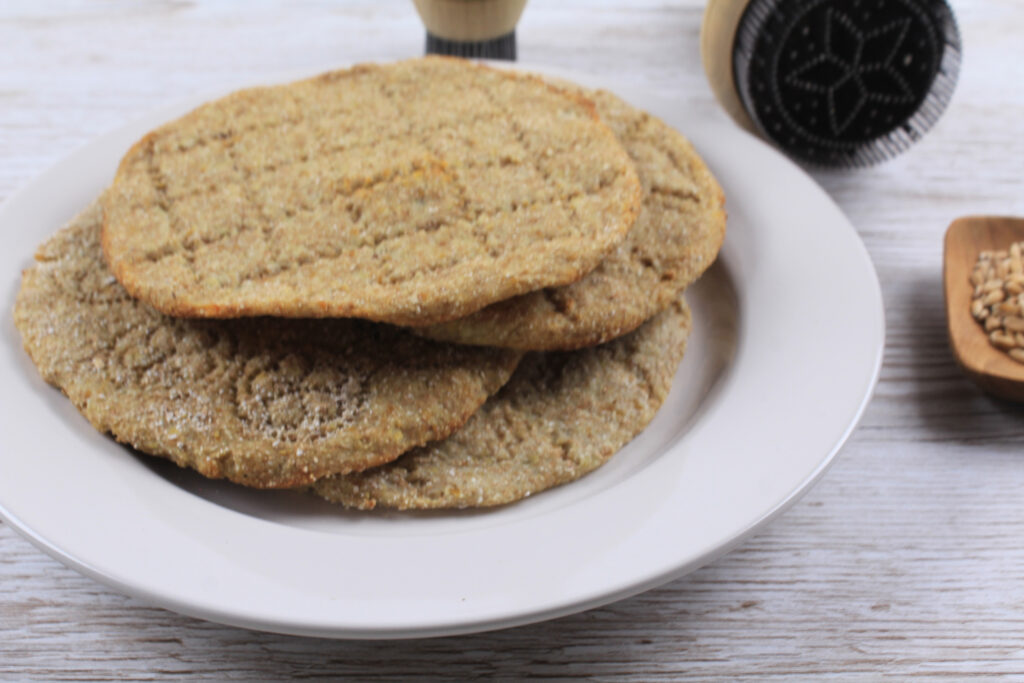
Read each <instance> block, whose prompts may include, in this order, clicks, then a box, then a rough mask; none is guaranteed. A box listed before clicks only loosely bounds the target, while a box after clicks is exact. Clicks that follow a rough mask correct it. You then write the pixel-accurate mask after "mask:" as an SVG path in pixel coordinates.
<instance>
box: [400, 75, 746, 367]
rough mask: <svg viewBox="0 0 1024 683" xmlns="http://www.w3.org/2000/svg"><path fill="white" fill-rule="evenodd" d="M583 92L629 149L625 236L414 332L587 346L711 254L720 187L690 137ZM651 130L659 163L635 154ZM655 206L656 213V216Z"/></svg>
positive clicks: (633, 321) (676, 288)
mask: <svg viewBox="0 0 1024 683" xmlns="http://www.w3.org/2000/svg"><path fill="white" fill-rule="evenodd" d="M591 96H592V97H593V98H594V99H595V100H596V101H597V102H598V111H599V112H601V113H602V114H603V115H604V116H605V118H606V122H607V123H609V125H610V126H611V127H612V129H613V131H615V132H616V134H618V135H619V138H620V141H621V142H622V143H623V145H624V146H625V147H626V150H627V152H630V154H631V156H633V157H634V161H635V162H636V163H637V166H638V171H639V175H640V180H641V183H642V185H643V187H644V192H643V194H644V197H643V205H642V206H641V207H640V209H639V218H638V219H637V221H636V222H635V223H634V226H633V228H632V230H631V231H630V233H629V234H628V235H627V236H626V239H625V240H624V241H623V242H622V244H620V245H619V246H618V247H617V248H616V249H614V250H613V251H612V252H610V253H609V254H608V255H607V256H606V257H605V259H604V260H603V261H602V262H601V263H600V264H599V265H598V266H597V267H596V268H595V269H594V270H593V271H592V272H590V273H589V274H587V275H586V276H584V277H583V278H582V279H581V280H579V281H577V282H575V283H571V284H569V285H565V286H562V287H558V288H555V287H548V288H544V289H543V290H540V291H535V292H529V293H527V294H523V295H521V296H519V297H515V298H511V299H508V300H505V301H499V302H497V303H494V304H491V305H490V306H488V307H486V308H484V309H482V310H480V311H477V312H476V313H474V314H472V315H470V316H467V317H465V318H462V319H459V320H453V321H449V322H446V323H441V324H437V325H432V326H426V327H418V328H416V329H415V330H414V331H415V332H416V333H417V334H420V335H422V336H425V337H429V338H432V339H439V340H444V341H450V342H456V343H461V344H477V345H484V346H501V347H506V348H514V349H519V350H571V349H577V348H583V347H586V346H592V345H595V344H600V343H603V342H606V341H608V340H611V339H614V338H616V337H618V336H620V335H623V334H626V333H628V332H630V331H631V330H634V329H636V328H637V327H638V326H639V325H640V324H642V323H643V321H644V320H647V319H648V318H650V317H651V316H652V315H655V314H656V313H657V312H658V311H660V310H662V309H663V308H664V307H665V306H667V305H668V304H669V303H670V302H671V301H673V300H674V299H675V298H676V297H677V296H678V294H679V293H680V292H681V291H683V290H684V289H685V288H686V287H688V286H689V285H690V284H692V282H694V281H695V280H696V279H697V278H699V277H700V275H701V274H702V273H703V272H704V271H705V270H706V269H707V268H708V267H709V266H710V265H711V263H713V262H714V259H715V257H716V256H717V254H718V251H719V249H720V248H721V245H722V242H723V240H724V237H725V223H726V213H725V195H724V193H723V192H722V188H721V186H720V185H719V184H718V182H717V181H716V180H715V178H714V177H713V175H712V174H711V172H710V170H709V169H708V168H707V166H706V165H705V164H704V162H703V161H702V160H701V159H700V157H699V156H698V154H697V153H696V151H695V150H694V149H693V146H692V145H691V144H690V143H689V141H687V140H686V139H685V138H684V137H683V136H682V135H681V134H679V133H678V132H677V131H675V130H674V129H672V128H671V127H670V126H668V125H667V124H665V123H664V122H663V121H661V120H660V119H657V118H656V117H654V116H651V115H649V114H647V113H645V112H641V111H639V110H636V109H634V108H632V107H630V106H629V105H628V104H626V103H625V102H623V101H622V100H620V99H619V98H617V97H615V96H614V95H612V94H611V93H608V92H604V91H598V92H595V93H591ZM655 140H657V144H658V145H659V146H660V147H661V151H663V152H664V153H665V156H664V162H663V166H664V168H659V165H658V163H651V160H650V159H647V158H643V156H642V155H646V154H647V153H648V150H649V148H650V146H651V144H652V141H655ZM672 167H676V168H674V169H673V168H672ZM673 170H675V171H679V172H681V173H683V174H684V175H685V179H686V180H688V181H691V182H692V185H693V188H692V190H691V192H692V196H689V197H686V196H684V195H685V193H684V192H682V191H681V190H680V188H678V187H676V188H671V187H669V188H667V187H664V186H663V184H664V183H665V179H664V178H662V176H663V175H668V176H670V174H669V173H668V171H673ZM659 183H660V184H659ZM672 192H676V193H678V194H679V195H680V197H673V196H672V195H671V193H672ZM677 199H678V200H679V201H678V202H677V201H676V200H677ZM671 202H676V204H675V209H676V212H675V214H674V215H673V214H672V213H671V212H670V211H666V210H665V207H666V203H671ZM668 206H669V207H670V208H671V207H672V204H668ZM656 215H657V216H659V217H663V218H664V220H663V221H661V222H658V221H657V220H656V219H655V218H654V217H655V216H656Z"/></svg>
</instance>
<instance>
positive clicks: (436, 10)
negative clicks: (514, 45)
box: [413, 0, 526, 42]
mask: <svg viewBox="0 0 1024 683" xmlns="http://www.w3.org/2000/svg"><path fill="white" fill-rule="evenodd" d="M413 4H415V5H416V11H417V12H419V14H420V18H421V19H422V20H423V24H424V25H425V26H426V27H427V30H428V31H430V33H432V34H434V35H435V36H437V37H438V38H444V39H445V40H457V41H463V42H476V41H484V40H491V39H492V38H497V37H499V36H503V35H505V34H507V33H511V32H512V31H513V30H514V29H515V27H516V22H518V21H519V17H520V15H522V13H523V8H524V7H526V0H413Z"/></svg>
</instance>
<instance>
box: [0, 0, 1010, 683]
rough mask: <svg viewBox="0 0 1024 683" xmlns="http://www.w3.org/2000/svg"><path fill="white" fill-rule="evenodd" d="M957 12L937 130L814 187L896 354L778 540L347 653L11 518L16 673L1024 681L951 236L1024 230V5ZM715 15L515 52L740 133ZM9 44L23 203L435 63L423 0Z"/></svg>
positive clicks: (135, 23)
mask: <svg viewBox="0 0 1024 683" xmlns="http://www.w3.org/2000/svg"><path fill="white" fill-rule="evenodd" d="M955 4H956V10H957V13H958V19H959V21H960V26H961V30H962V32H963V35H964V45H965V59H964V63H963V66H962V70H961V74H960V84H959V86H958V89H957V92H956V94H955V96H954V98H953V102H952V104H951V106H950V109H949V110H948V111H947V113H946V114H945V115H944V117H943V118H942V119H941V120H940V122H939V123H938V125H936V126H935V128H933V129H932V130H931V131H930V132H929V133H928V134H927V135H926V136H925V138H924V139H923V140H922V141H921V142H920V143H919V144H918V145H916V146H915V147H914V148H912V149H911V150H910V151H909V152H908V153H906V154H904V155H903V156H901V157H899V158H897V159H895V160H893V161H892V162H889V163H887V164H885V165H883V166H880V167H876V168H871V169H866V170H863V171H857V172H839V171H827V172H825V171H822V172H815V177H816V178H817V180H818V181H819V182H820V183H821V184H822V185H823V186H824V187H825V188H826V190H827V191H828V192H829V193H830V194H831V195H832V197H833V198H835V200H836V201H837V202H838V204H839V205H840V206H841V207H842V208H843V210H844V211H845V212H846V213H847V215H848V216H849V217H850V219H851V220H852V222H853V223H854V225H856V226H857V228H858V229H859V231H860V233H861V235H862V237H863V239H864V241H865V243H866V244H867V247H868V249H869V251H870V252H871V255H872V257H873V259H874V261H875V264H876V266H877V268H878V271H879V276H880V278H881V281H882V287H883V291H884V295H885V303H886V307H887V321H888V348H887V351H886V357H885V364H884V367H883V369H882V378H881V382H880V384H879V387H878V390H877V392H876V396H875V399H874V401H873V402H872V404H871V405H870V407H869V408H868V410H867V412H866V414H865V416H864V418H863V421H862V423H861V426H860V428H859V429H858V430H857V431H856V433H855V434H854V435H853V438H852V439H851V441H850V442H849V444H848V445H847V446H846V447H845V448H844V450H843V452H842V454H841V455H840V457H839V458H838V460H837V462H836V464H835V465H834V467H833V468H832V469H831V470H830V471H829V473H828V474H827V475H826V477H825V478H824V479H823V480H822V482H821V483H820V484H818V485H817V486H816V487H815V488H814V489H813V490H812V491H811V492H810V493H809V494H808V495H807V496H806V497H805V498H804V500H803V501H802V502H801V503H799V504H798V505H797V506H795V507H794V508H793V509H791V510H790V511H789V512H787V513H786V514H785V515H784V516H782V517H781V518H780V519H778V520H777V521H776V522H774V523H773V524H772V525H771V526H770V527H769V528H768V529H767V530H766V531H764V532H763V533H761V534H760V535H758V536H756V537H754V538H753V539H750V540H749V541H747V542H746V543H745V544H743V545H742V546H741V547H740V548H738V549H737V550H735V551H734V552H732V553H731V554H729V555H727V556H726V557H724V558H722V559H721V560H719V561H717V562H715V563H713V564H712V565H710V566H708V567H705V568H704V569H701V570H699V571H697V572H695V573H693V574H692V575H690V576H688V577H686V578H683V579H680V580H678V581H675V582H673V583H670V584H668V585H667V586H664V587H662V588H659V589H656V590H653V591H650V592H648V593H645V594H643V595H640V596H638V597H635V598H632V599H629V600H625V601H622V602H620V603H617V604H614V605H611V606H608V607H605V608H602V609H596V610H592V611H589V612H585V613H583V614H578V615H575V616H570V617H566V618H563V619H559V620H556V621H553V622H549V623H545V624H538V625H533V626H526V627H522V628H517V629H511V630H507V631H502V632H497V633H489V634H480V635H474V636H466V637H458V638H442V639H435V640H415V641H409V642H399V643H372V642H369V643H346V642H331V641H322V640H311V639H302V638H294V637H284V636H275V635H269V634H261V633H253V632H249V631H244V630H239V629H233V628H228V627H222V626H218V625H215V624H211V623H207V622H202V621H197V620H194V619H189V618H186V617H181V616H178V615H175V614H173V613H170V612H166V611H164V610H161V609H156V608H153V607H150V606H148V605H146V604H145V603H143V602H141V601H138V600H135V599H132V598H127V597H124V596H122V595H120V594H118V593H116V592H114V591H112V590H110V589H107V588H105V587H103V586H101V585H99V584H97V583H95V582H93V581H91V580H89V579H86V578H84V577H82V576H80V575H78V574H76V573H75V572H73V571H71V570H69V569H66V568H64V567H63V566H61V565H60V564H58V563H57V562H54V561H52V560H50V559H49V558H48V557H46V556H45V555H44V554H42V553H41V552H39V551H38V550H36V549H35V548H34V547H32V546H31V545H30V544H28V543H27V542H26V541H24V540H23V539H21V538H20V537H18V536H17V535H15V534H14V533H13V532H12V531H11V530H10V529H9V528H7V527H3V526H0V631H2V637H0V679H12V680H21V679H28V678H36V679H43V680H68V679H76V680H113V679H127V678H130V679H139V680H151V679H166V678H187V679H190V680H191V679H200V678H206V679H214V680H255V679H276V678H286V677H295V678H319V677H324V678H328V677H338V676H341V675H351V676H354V677H358V678H361V679H370V678H372V679H375V680H396V681H397V680H410V679H417V678H420V679H422V678H438V677H444V678H454V677H459V676H496V677H500V678H505V679H513V678H523V677H533V678H582V677H585V676H593V677H597V678H602V679H612V678H614V679H619V680H633V681H648V680H683V679H695V680H697V679H700V680H708V679H720V680H740V679H747V680H759V681H764V680H767V681H771V680H808V681H818V680H822V679H825V678H828V679H830V680H831V679H833V678H834V679H839V680H854V681H860V680H864V681H873V680H878V679H879V678H880V677H882V676H883V675H885V676H888V677H891V678H892V679H895V680H913V679H926V680H962V679H964V678H965V677H967V676H968V675H975V676H977V678H978V679H979V680H985V679H990V680H1021V679H1022V678H1024V581H1022V578H1024V495H1022V494H1024V407H1021V406H1017V405H1012V404H1008V403H1003V402H1000V401H998V400H994V399H991V398H989V397H988V396H986V395H984V394H982V393H981V392H980V391H979V390H978V389H977V388H976V387H975V386H974V385H973V384H971V383H970V382H969V381H968V380H967V379H965V378H964V376H963V375H962V374H961V372H960V370H959V369H958V367H957V365H956V363H955V362H954V360H953V357H952V355H951V353H950V350H949V347H948V342H947V336H946V330H945V314H944V310H943V296H942V236H943V232H944V230H945V228H946V226H948V225H949V224H950V223H951V222H952V220H953V219H954V218H956V217H957V216H960V215H967V214H997V215H1024V192H1022V191H1021V187H1022V186H1021V175H1022V173H1021V172H1022V169H1024V162H1022V161H1021V160H1022V159H1024V134H1022V133H1024V91H1022V89H1020V88H1019V87H1018V82H1019V69H1020V66H1019V65H1020V64H1021V63H1022V62H1024V42H1022V41H1021V40H1020V27H1021V26H1024V4H1021V3H1020V2H1019V0H986V1H981V0H976V1H973V0H963V1H961V2H958V3H955ZM702 13H703V3H702V2H701V1H700V0H674V1H671V2H662V1H659V0H642V1H638V2H626V1H625V0H619V1H617V2H616V1H612V0H605V1H602V2H600V3H598V2H593V1H590V0H586V1H585V0H571V1H562V2H554V1H553V0H532V2H530V3H529V5H528V6H527V8H526V11H525V13H524V15H523V18H522V21H521V22H520V25H519V30H518V31H517V35H518V40H519V50H520V59H521V60H522V61H523V62H526V63H531V62H532V63H538V64H545V65H550V66H553V67H561V68H565V69H573V70H578V71H590V72H597V73H602V74H605V75H607V76H608V77H609V78H620V79H622V80H625V81H632V82H634V83H636V84H637V85H641V86H644V87H647V88H649V89H651V90H654V91H662V92H675V93H678V92H684V93H686V94H687V97H688V99H689V102H690V106H691V107H692V109H693V110H694V111H695V112H697V113H700V114H707V115H711V116H717V117H720V118H721V120H723V121H725V120H727V118H726V116H725V114H724V113H722V112H721V111H720V109H719V108H718V105H717V104H715V101H714V98H713V96H712V94H711V91H710V88H709V87H708V85H707V83H706V81H705V79H704V75H703V71H702V68H701V65H700V56H699V41H698V36H699V27H700V19H701V16H702ZM0 45H2V46H4V47H3V61H2V62H0V159H3V162H2V163H0V198H2V197H6V196H9V195H10V194H11V193H12V192H13V191H14V190H15V189H16V188H17V187H19V186H21V185H22V184H24V183H26V182H28V181H29V180H30V179H31V178H32V177H34V176H35V175H36V174H38V173H39V172H41V171H42V170H44V169H45V168H47V167H48V166H50V165H51V164H53V163H54V162H56V161H57V160H59V159H60V158H61V157H62V156H64V155H65V154H67V153H68V152H69V151H70V150H71V149H73V148H74V147H75V146H76V145H78V144H81V143H83V142H85V141H86V140H88V139H90V138H91V137H93V136H95V135H97V134H99V133H101V132H103V131H104V130H107V129H109V128H111V127H114V126H116V125H118V124H120V123H121V122H123V121H125V120H128V119H130V118H132V117H134V116H136V115H138V114H140V113H142V112H145V111H147V110H149V109H151V108H152V107H154V106H155V105H157V104H159V103H161V102H164V101H167V100H169V99H174V98H175V97H176V96H178V95H179V94H184V93H190V92H194V91H197V90H202V89H204V88H210V87H215V86H218V85H220V84H223V83H225V82H229V81H233V80H237V79H240V78H245V77H252V76H253V75H257V74H259V73H261V72H266V71H281V70H283V69H288V68H293V67H295V68H301V67H304V66H310V65H322V64H325V63H329V62H336V63H339V64H342V63H347V62H351V61H358V60H370V59H389V58H397V57H403V56H409V55H413V54H417V53H419V51H420V50H421V49H422V45H423V29H422V27H421V26H420V24H419V21H418V19H417V18H416V15H415V12H414V11H413V8H412V6H411V3H407V2H403V1H401V0H395V1H393V2H376V1H374V0H360V1H358V2H348V3H345V2H340V1H337V2H312V1H303V2H290V3H284V2H253V3H246V4H245V8H244V10H243V9H241V5H240V4H238V3H231V2H226V1H222V2H213V1H211V2H203V3H192V2H147V3H138V2H134V1H132V0H111V1H109V2H104V3H85V2H71V1H66V2H64V1H61V2H56V1H55V2H50V3H45V5H44V4H43V3H33V2H29V1H28V0H11V1H9V2H5V3H3V4H2V5H0ZM698 143H699V141H698ZM765 182H771V179H770V178H766V179H765ZM0 229H3V230H10V229H16V228H12V227H11V226H2V227H0ZM837 305H841V302H837Z"/></svg>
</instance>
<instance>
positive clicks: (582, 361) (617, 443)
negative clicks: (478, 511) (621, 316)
mask: <svg viewBox="0 0 1024 683" xmlns="http://www.w3.org/2000/svg"><path fill="white" fill-rule="evenodd" d="M689 330H690V313H689V310H688V309H687V308H686V305H685V303H684V302H683V301H682V299H677V301H676V302H675V303H673V304H672V305H670V307H669V308H668V309H666V310H665V311H663V312H662V313H660V314H659V315H657V316H656V317H654V318H653V319H651V320H649V321H648V322H646V323H645V324H643V325H642V326H641V327H640V328H639V329H637V330H635V331H633V332H632V333H630V334H628V335H626V336H624V337H620V338H618V339H616V340H614V341H611V342H608V343H607V344H604V345H602V346H596V347H592V348H588V349H582V350H579V351H570V352H549V353H531V354H527V355H526V356H524V357H523V360H522V362H521V363H520V365H519V368H518V369H517V370H516V372H515V374H513V376H512V379H511V380H509V383H508V384H506V385H505V386H504V387H503V388H502V389H501V390H500V391H499V392H498V393H497V394H495V395H494V396H492V397H491V398H490V400H488V401H487V403H485V404H484V406H483V407H482V408H481V409H480V410H479V411H478V412H477V413H476V414H475V415H473V417H471V418H470V419H469V421H468V422H467V423H466V424H465V426H464V427H462V429H460V430H459V431H457V432H456V433H455V434H453V435H452V436H450V437H448V438H447V439H445V440H444V441H440V442H437V443H432V444H428V445H426V446H424V447H421V448H417V449H415V450H412V451H410V452H409V453H406V454H405V455H403V456H402V457H400V458H399V459H398V460H396V461H394V462H392V463H389V464H387V465H384V466H382V467H376V468H373V469H370V470H366V471H364V472H360V473H358V474H350V475H344V476H336V477H328V478H325V479H322V480H320V481H318V482H317V483H316V484H314V491H315V492H316V493H318V494H319V495H321V496H323V497H324V498H327V499H328V500H331V501H334V502H336V503H341V504H344V505H346V506H349V507H354V508H363V509H371V508H374V507H377V506H380V507H387V508H398V509H403V510H406V509H426V508H464V507H486V506H493V505H501V504H504V503H510V502H513V501H516V500H519V499H521V498H525V497H527V496H529V495H531V494H535V493H538V492H540V491H543V490H545V489H548V488H551V487H553V486H557V485H559V484H564V483H566V482H569V481H572V480H574V479H578V478H579V477H581V476H583V475H584V474H586V473H588V472H590V471H592V470H594V469H595V468H597V467H599V466H600V465H602V464H603V463H605V462H606V461H607V460H608V459H609V458H610V457H611V456H612V455H613V454H615V453H616V452H617V451H618V450H619V449H620V448H622V447H623V446H624V445H625V444H626V443H628V442H629V441H630V440H631V439H632V438H633V437H634V436H636V435H637V434H638V433H639V432H640V431H641V430H642V429H643V428H644V427H646V426H647V424H648V423H649V422H650V421H651V419H653V417H654V414H655V413H656V412H657V410H658V408H659V407H660V406H661V404H662V402H663V401H664V400H665V397H666V396H667V395H668V392H669V389H670V388H671V386H672V379H673V377H674V376H675V373H676V369H677V367H678V365H679V362H680V361H681V360H682V357H683V351H684V350H685V348H686V339H687V336H688V334H689Z"/></svg>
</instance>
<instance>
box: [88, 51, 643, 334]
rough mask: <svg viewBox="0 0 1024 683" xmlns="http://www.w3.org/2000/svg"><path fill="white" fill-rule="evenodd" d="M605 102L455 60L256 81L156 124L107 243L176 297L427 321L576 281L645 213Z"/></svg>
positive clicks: (139, 277) (110, 254) (136, 286)
mask: <svg viewBox="0 0 1024 683" xmlns="http://www.w3.org/2000/svg"><path fill="white" fill-rule="evenodd" d="M640 193H641V188H640V184H639V181H638V180H637V176H636V171H635V169H634V168H633V165H632V163H631V162H630V160H629V156H628V155H627V154H626V152H625V150H623V149H622V146H621V145H620V144H619V143H618V141H617V140H616V139H615V136H614V134H613V133H612V132H611V130H609V129H608V127H607V126H606V125H605V124H604V123H602V122H601V120H600V119H599V118H598V116H597V114H596V112H595V111H594V106H593V104H592V103H591V102H590V101H589V100H586V99H585V98H583V97H580V96H579V95H578V94H574V93H569V92H567V91H566V90H563V89H559V88H556V87H554V86H552V85H550V84H547V83H545V82H544V81H542V80H540V79H538V78H535V77H531V76H525V75H519V74H515V73H510V72H503V71H498V70H495V69H490V68H487V67H483V66H477V65H473V64H471V63H469V62H465V61H462V60H456V59H442V58H428V59H417V60H410V61H405V62H398V63H394V64H390V65H383V66H380V65H366V66H359V67H356V68H353V69H348V70H345V71H336V72H332V73H327V74H324V75H322V76H319V77H317V78H313V79H310V80H305V81H299V82H296V83H292V84H289V85H283V86H277V87H267V88H256V89H250V90H243V91H239V92H236V93H234V94H231V95H228V96H227V97H224V98H223V99H220V100H217V101H214V102H211V103H209V104H206V105H204V106H202V107H200V108H199V109H197V110H195V111H193V112H192V113H190V114H188V115H186V116H184V117H182V118H180V119H178V120H176V121H173V122H171V123H169V124H167V125H165V126H163V127H161V128H159V129H157V130H156V131H154V132H152V133H150V134H149V135H147V136H146V137H145V138H143V139H142V140H141V141H139V142H138V143H137V144H136V145H135V146H134V147H132V149H131V150H130V151H129V152H128V154H127V155H126V156H125V157H124V159H123V160H122V162H121V165H120V167H119V169H118V171H117V175H116V177H115V178H114V183H113V187H112V189H111V191H110V192H109V193H108V194H107V195H106V199H105V200H104V201H105V209H106V219H105V223H104V228H103V249H104V252H105V254H106V258H107V261H108V263H109V264H110V267H111V269H112V270H113V272H114V274H115V275H116V276H117V278H118V280H119V281H120V282H121V283H122V284H123V285H124V287H125V289H127V290H128V291H129V292H130V293H131V294H132V295H133V296H135V297H137V298H139V299H142V300H143V301H146V302H148V303H150V304H152V305H153V306H154V307H156V308H157V309H159V310H161V311H163V312H165V313H168V314H170V315H180V316H198V317H239V316H250V315H276V316H310V317H335V316H343V317H359V318H368V319H371V320H378V321H384V322H392V323H399V324H408V325H423V324H428V323H433V322H439V321H444V320H450V319H453V318H457V317H461V316H464V315H468V314H469V313H472V312H473V311H476V310H478V309H480V308H482V307H484V306H486V305H487V304H490V303H493V302H495V301H499V300H502V299H506V298H509V297H511V296H515V295H517V294H521V293H523V292H527V291H530V290H534V289H538V288H540V287H546V286H550V285H561V284H566V283H569V282H573V281H575V280H578V279H579V278H580V277H582V276H583V275H584V274H586V273H587V272H589V271H590V270H592V269H593V268H594V266H596V265H597V263H598V262H599V261H600V260H601V258H602V257H603V256H604V255H605V254H606V253H608V252H609V251H610V250H611V249H613V248H614V247H615V246H616V245H617V244H618V243H619V242H621V241H622V239H623V237H624V236H625V235H626V232H627V231H628V230H629V228H630V226H632V224H633V222H634V221H635V219H636V215H637V212H638V211H639V206H640Z"/></svg>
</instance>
